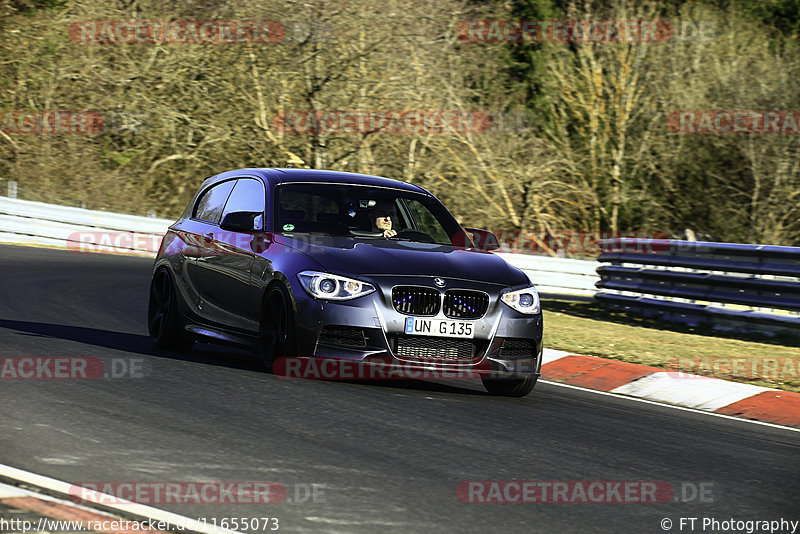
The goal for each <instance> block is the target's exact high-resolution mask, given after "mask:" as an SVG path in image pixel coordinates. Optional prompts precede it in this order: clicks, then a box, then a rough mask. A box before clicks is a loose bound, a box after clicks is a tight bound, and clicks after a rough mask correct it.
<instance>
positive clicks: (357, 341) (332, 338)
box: [319, 326, 367, 348]
mask: <svg viewBox="0 0 800 534" xmlns="http://www.w3.org/2000/svg"><path fill="white" fill-rule="evenodd" d="M319 342H320V343H324V344H325V345H337V346H340V347H352V348H362V347H366V346H367V338H366V337H365V336H364V330H363V329H361V328H355V327H352V326H326V327H324V328H323V329H322V332H320V333H319Z"/></svg>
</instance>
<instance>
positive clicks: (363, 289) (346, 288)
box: [297, 271, 375, 300]
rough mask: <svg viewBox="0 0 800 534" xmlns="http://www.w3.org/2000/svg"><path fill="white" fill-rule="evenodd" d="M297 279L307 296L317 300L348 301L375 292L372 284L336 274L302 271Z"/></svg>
mask: <svg viewBox="0 0 800 534" xmlns="http://www.w3.org/2000/svg"><path fill="white" fill-rule="evenodd" d="M297 277H298V278H299V279H300V282H302V284H303V288H304V289H305V290H306V291H307V292H308V294H309V295H311V296H312V297H314V298H317V299H325V300H349V299H354V298H356V297H361V296H363V295H368V294H369V293H372V292H373V291H375V286H373V285H372V284H368V283H366V282H362V281H360V280H355V279H353V278H346V277H344V276H339V275H336V274H330V273H319V272H317V271H303V272H302V273H300V274H298V275H297Z"/></svg>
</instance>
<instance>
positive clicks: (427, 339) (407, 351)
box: [391, 336, 481, 362]
mask: <svg viewBox="0 0 800 534" xmlns="http://www.w3.org/2000/svg"><path fill="white" fill-rule="evenodd" d="M391 343H392V351H393V352H394V354H395V356H397V357H398V358H404V359H407V360H444V361H451V362H454V361H459V362H460V361H472V360H476V359H479V358H480V357H481V354H480V349H481V347H480V345H479V344H478V343H477V342H475V341H473V340H470V339H453V338H447V337H432V336H392V338H391Z"/></svg>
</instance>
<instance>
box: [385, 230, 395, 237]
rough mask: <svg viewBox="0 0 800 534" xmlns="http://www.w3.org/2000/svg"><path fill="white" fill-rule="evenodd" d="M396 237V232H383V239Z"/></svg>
mask: <svg viewBox="0 0 800 534" xmlns="http://www.w3.org/2000/svg"><path fill="white" fill-rule="evenodd" d="M396 235H397V232H395V231H394V230H385V231H384V232H383V237H394V236H396Z"/></svg>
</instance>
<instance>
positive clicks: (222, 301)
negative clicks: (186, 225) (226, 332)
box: [197, 177, 266, 332]
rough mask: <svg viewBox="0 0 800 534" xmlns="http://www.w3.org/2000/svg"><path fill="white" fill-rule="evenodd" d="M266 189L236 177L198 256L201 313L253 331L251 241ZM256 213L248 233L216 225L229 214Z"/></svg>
mask: <svg viewBox="0 0 800 534" xmlns="http://www.w3.org/2000/svg"><path fill="white" fill-rule="evenodd" d="M265 199H266V197H265V192H264V185H263V184H262V182H261V181H260V180H258V179H255V178H246V177H241V178H239V179H237V180H236V183H235V185H234V186H233V189H232V190H231V192H230V194H229V195H228V198H227V200H226V202H225V205H224V207H223V208H222V210H221V212H220V213H219V218H218V220H217V221H216V222H215V224H214V227H213V228H209V230H210V231H209V232H208V233H206V234H204V241H205V252H204V254H202V255H201V256H200V257H198V258H197V277H198V286H199V288H200V293H201V295H202V299H203V301H204V302H203V305H202V311H201V314H202V315H203V317H204V318H206V319H208V320H210V321H211V322H213V323H215V324H219V325H222V326H224V327H226V328H232V329H236V330H245V331H251V332H252V331H255V330H256V329H257V328H258V325H257V324H256V322H255V321H254V320H253V319H252V317H250V315H251V314H250V309H249V308H250V291H251V289H250V288H251V282H250V273H251V269H252V266H253V261H254V259H255V255H254V252H253V250H252V246H251V242H252V240H253V238H254V237H255V236H256V234H260V233H261V231H262V230H263V221H264V215H263V214H264V208H265V201H266V200H265ZM240 211H248V212H259V213H261V214H262V215H261V216H259V217H256V219H255V220H254V227H253V230H252V231H251V232H232V231H229V230H223V229H221V228H220V226H219V224H220V222H221V221H222V220H224V219H225V216H226V215H227V214H228V213H232V212H240Z"/></svg>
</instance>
